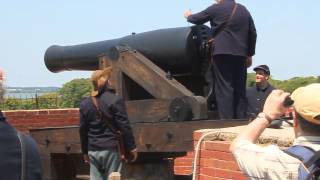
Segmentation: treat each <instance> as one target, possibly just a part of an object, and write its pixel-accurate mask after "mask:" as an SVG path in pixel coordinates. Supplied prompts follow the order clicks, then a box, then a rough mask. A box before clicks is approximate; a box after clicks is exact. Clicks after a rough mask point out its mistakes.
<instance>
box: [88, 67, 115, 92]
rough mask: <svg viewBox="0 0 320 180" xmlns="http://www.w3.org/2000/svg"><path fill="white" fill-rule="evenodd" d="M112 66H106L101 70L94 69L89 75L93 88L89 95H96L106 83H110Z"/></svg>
mask: <svg viewBox="0 0 320 180" xmlns="http://www.w3.org/2000/svg"><path fill="white" fill-rule="evenodd" d="M111 73H112V68H111V67H108V68H105V69H103V70H96V71H94V72H93V73H92V75H91V82H92V86H93V90H92V92H91V96H97V95H99V94H100V93H101V92H103V91H104V90H105V87H106V85H111V80H110V79H111Z"/></svg>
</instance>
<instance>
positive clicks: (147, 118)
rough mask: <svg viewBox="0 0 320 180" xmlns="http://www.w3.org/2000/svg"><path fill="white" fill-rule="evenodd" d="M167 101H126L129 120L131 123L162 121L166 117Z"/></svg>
mask: <svg viewBox="0 0 320 180" xmlns="http://www.w3.org/2000/svg"><path fill="white" fill-rule="evenodd" d="M169 103H170V101H169V100H164V99H147V100H137V101H127V102H126V106H127V111H128V117H129V120H130V122H131V123H138V122H159V121H164V120H166V119H167V117H168V110H169Z"/></svg>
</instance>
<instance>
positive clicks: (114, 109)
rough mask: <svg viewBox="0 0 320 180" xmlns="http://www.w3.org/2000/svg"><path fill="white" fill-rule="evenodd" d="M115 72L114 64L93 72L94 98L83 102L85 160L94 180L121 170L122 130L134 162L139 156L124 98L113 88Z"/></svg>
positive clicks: (81, 119)
mask: <svg viewBox="0 0 320 180" xmlns="http://www.w3.org/2000/svg"><path fill="white" fill-rule="evenodd" d="M111 72H112V69H111V68H110V67H109V68H106V69H104V70H97V71H94V72H93V74H92V76H91V81H92V85H93V91H92V92H91V97H88V98H86V99H84V100H83V101H82V102H81V104H80V130H79V132H80V140H81V149H82V153H83V154H84V160H85V162H90V179H94V180H99V179H101V180H103V179H106V178H107V177H108V176H109V175H110V174H111V173H112V172H121V169H122V159H123V157H122V155H121V154H120V152H119V151H120V150H119V145H118V144H119V139H118V132H119V131H121V133H122V135H123V138H124V146H125V148H127V149H128V150H129V153H130V154H131V159H130V160H131V162H133V161H135V160H136V159H137V156H138V154H137V149H136V145H135V141H134V137H133V134H132V129H131V127H130V123H129V120H128V116H127V111H126V107H125V104H124V100H123V99H122V98H121V97H120V96H117V95H116V94H115V91H114V90H113V89H112V88H111V83H112V82H111V80H110V77H111Z"/></svg>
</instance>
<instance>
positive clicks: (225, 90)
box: [184, 0, 257, 119]
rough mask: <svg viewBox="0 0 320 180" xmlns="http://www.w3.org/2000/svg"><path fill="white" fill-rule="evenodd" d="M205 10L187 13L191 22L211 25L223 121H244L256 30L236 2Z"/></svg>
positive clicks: (227, 1) (220, 0)
mask: <svg viewBox="0 0 320 180" xmlns="http://www.w3.org/2000/svg"><path fill="white" fill-rule="evenodd" d="M216 2H217V3H216V4H213V5H211V6H209V7H208V8H206V9H205V10H203V11H201V12H199V13H196V14H192V13H191V11H190V10H188V11H186V12H185V13H184V16H185V17H186V18H187V20H188V22H191V23H193V24H204V23H206V22H208V21H210V25H211V28H212V35H213V37H214V39H215V46H214V49H213V50H212V56H213V57H212V59H213V70H214V79H215V94H216V101H217V106H218V112H219V116H220V118H221V119H232V118H244V117H245V101H246V79H247V67H248V66H250V65H251V63H252V56H253V55H254V54H255V46H256V38H257V34H256V29H255V26H254V22H253V19H252V17H251V15H250V13H249V11H248V10H247V9H246V8H245V7H244V6H243V5H241V4H238V3H236V2H235V1H234V0H216Z"/></svg>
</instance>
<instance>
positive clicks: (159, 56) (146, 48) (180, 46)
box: [44, 25, 211, 74]
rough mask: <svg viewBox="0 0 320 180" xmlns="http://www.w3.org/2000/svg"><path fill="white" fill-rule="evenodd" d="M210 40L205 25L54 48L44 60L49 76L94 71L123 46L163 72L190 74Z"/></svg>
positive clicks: (49, 49) (202, 55)
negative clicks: (107, 55) (101, 59)
mask: <svg viewBox="0 0 320 180" xmlns="http://www.w3.org/2000/svg"><path fill="white" fill-rule="evenodd" d="M210 38H211V33H210V28H209V27H207V26H205V25H199V26H192V27H179V28H170V29H160V30H155V31H149V32H144V33H139V34H134V33H133V34H132V35H129V36H125V37H122V38H119V39H112V40H106V41H100V42H94V43H88V44H80V45H74V46H58V45H53V46H51V47H49V48H48V49H47V51H46V53H45V57H44V60H45V64H46V66H47V68H48V69H49V70H50V71H52V72H60V71H65V70H97V69H99V56H100V55H102V54H104V53H106V52H107V51H108V50H109V49H110V48H112V47H115V46H119V45H126V46H129V47H130V48H132V49H136V50H137V51H139V52H140V53H142V54H143V55H144V56H146V57H147V58H148V59H150V60H151V61H152V62H154V63H155V64H156V65H158V66H159V67H161V68H162V69H163V70H165V71H170V72H171V73H172V74H180V73H190V72H197V71H198V70H197V69H198V68H200V67H201V63H202V62H203V61H204V59H205V58H207V57H206V54H205V53H204V52H205V49H204V48H203V46H202V45H203V44H204V42H206V41H207V40H208V39H210ZM198 72H200V71H198Z"/></svg>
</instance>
